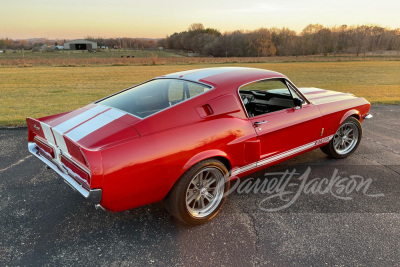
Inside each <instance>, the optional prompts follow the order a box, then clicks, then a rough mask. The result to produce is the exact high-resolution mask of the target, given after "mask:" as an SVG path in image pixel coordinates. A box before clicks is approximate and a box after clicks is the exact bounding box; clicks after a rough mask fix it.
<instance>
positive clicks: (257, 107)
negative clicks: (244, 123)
mask: <svg viewBox="0 0 400 267" xmlns="http://www.w3.org/2000/svg"><path fill="white" fill-rule="evenodd" d="M239 94H240V97H241V98H242V101H243V104H244V106H245V108H246V111H247V114H248V115H249V117H255V116H259V115H262V114H266V113H270V112H275V111H279V110H283V109H288V108H292V107H294V104H293V96H292V93H291V91H290V90H289V88H288V87H287V85H286V82H285V80H284V79H270V80H263V81H259V82H254V83H251V84H248V85H245V86H243V87H241V88H240V90H239Z"/></svg>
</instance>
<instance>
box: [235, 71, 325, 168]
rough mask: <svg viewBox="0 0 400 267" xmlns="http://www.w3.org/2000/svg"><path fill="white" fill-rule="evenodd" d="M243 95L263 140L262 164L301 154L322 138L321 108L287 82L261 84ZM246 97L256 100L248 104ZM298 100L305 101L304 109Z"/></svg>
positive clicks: (260, 162)
mask: <svg viewBox="0 0 400 267" xmlns="http://www.w3.org/2000/svg"><path fill="white" fill-rule="evenodd" d="M239 92H240V94H241V98H242V100H243V101H244V105H245V108H246V111H247V113H248V116H249V120H250V121H251V123H252V124H253V126H254V129H255V131H256V133H257V136H258V138H259V140H260V145H261V155H260V160H259V163H258V164H260V165H263V164H269V163H272V162H274V161H278V160H280V159H283V158H286V157H289V156H291V155H294V154H297V153H299V152H301V151H303V150H306V149H307V144H310V143H311V142H315V141H316V140H318V139H319V138H320V135H321V121H320V119H321V117H320V112H319V109H318V108H317V107H316V106H314V105H313V104H311V103H309V102H308V101H307V100H306V99H304V98H303V97H302V96H301V95H300V94H299V93H298V92H297V91H296V89H294V86H293V85H291V84H290V83H289V82H288V81H286V80H285V79H268V80H263V81H258V82H255V83H251V84H248V85H246V86H243V87H241V88H240V90H239ZM243 92H244V94H243ZM245 94H248V95H252V96H253V97H250V100H247V101H246V99H245V98H244V97H243V95H245ZM295 98H297V99H299V100H297V101H298V102H299V101H301V103H302V104H301V107H300V106H296V105H295V104H294V99H295ZM245 102H247V103H245Z"/></svg>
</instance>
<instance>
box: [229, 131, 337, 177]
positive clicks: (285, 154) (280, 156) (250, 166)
mask: <svg viewBox="0 0 400 267" xmlns="http://www.w3.org/2000/svg"><path fill="white" fill-rule="evenodd" d="M332 138H333V135H330V136H326V137H324V138H321V139H318V140H315V141H313V142H311V143H308V144H305V145H302V146H299V147H296V148H293V149H291V150H288V151H285V152H282V153H280V154H278V155H275V156H272V157H269V158H266V159H263V160H261V161H259V162H257V163H251V164H248V165H246V166H243V167H240V168H237V169H236V170H235V171H233V172H232V175H238V174H240V173H243V172H246V171H249V170H251V169H255V168H258V167H260V166H263V165H267V164H269V163H272V162H274V161H278V160H280V159H283V158H286V157H289V156H291V155H294V154H297V153H299V152H301V151H305V150H307V149H310V148H312V147H315V146H318V145H320V144H322V143H328V142H329V141H330V140H331V139H332Z"/></svg>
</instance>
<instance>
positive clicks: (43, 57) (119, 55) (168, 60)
mask: <svg viewBox="0 0 400 267" xmlns="http://www.w3.org/2000/svg"><path fill="white" fill-rule="evenodd" d="M127 56H129V58H127ZM132 56H134V57H132ZM347 61H400V56H367V57H363V56H359V57H356V56H354V55H341V56H336V57H334V56H298V57H296V56H289V57H238V58H236V57H228V58H224V57H222V58H221V57H219V58H218V57H183V56H179V55H176V54H172V53H168V52H165V51H129V50H128V51H127V52H124V51H117V52H112V53H111V52H98V53H87V52H86V53H81V52H79V51H74V52H60V51H59V52H49V53H45V52H41V53H32V52H28V53H25V54H24V56H22V53H20V52H18V53H6V54H4V55H1V54H0V67H35V66H53V67H82V66H147V65H188V64H236V63H273V62H347Z"/></svg>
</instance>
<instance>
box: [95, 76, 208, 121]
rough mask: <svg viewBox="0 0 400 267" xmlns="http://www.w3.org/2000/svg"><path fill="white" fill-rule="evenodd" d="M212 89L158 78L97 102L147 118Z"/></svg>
mask: <svg viewBox="0 0 400 267" xmlns="http://www.w3.org/2000/svg"><path fill="white" fill-rule="evenodd" d="M210 89H211V88H210V87H208V86H206V85H204V84H199V83H194V82H189V81H184V80H177V79H158V80H152V81H149V82H147V83H144V84H142V85H139V86H136V87H134V88H131V89H129V90H126V91H123V92H121V93H118V94H116V95H113V96H110V97H108V98H106V99H104V100H101V101H99V102H98V103H97V104H100V105H104V106H109V107H113V108H117V109H120V110H123V111H126V112H128V113H131V114H133V115H135V116H137V117H139V118H146V117H148V116H150V115H151V114H154V113H156V112H159V111H161V110H163V109H166V108H168V107H171V106H174V105H176V104H179V103H180V102H182V101H184V100H186V99H189V98H192V97H194V96H197V95H199V94H201V93H204V92H206V91H208V90H210Z"/></svg>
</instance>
